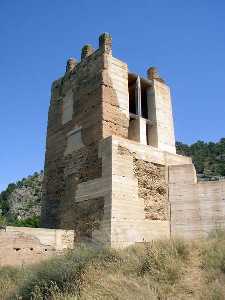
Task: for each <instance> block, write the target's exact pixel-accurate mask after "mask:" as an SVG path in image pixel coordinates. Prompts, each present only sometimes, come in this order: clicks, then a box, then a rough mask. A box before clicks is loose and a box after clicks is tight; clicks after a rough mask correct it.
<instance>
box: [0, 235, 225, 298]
mask: <svg viewBox="0 0 225 300" xmlns="http://www.w3.org/2000/svg"><path fill="white" fill-rule="evenodd" d="M0 295H1V298H0V299H5V300H6V299H24V300H26V299H33V300H41V299H51V300H75V299H77V300H78V299H79V300H80V299H82V300H89V299H90V300H91V299H120V300H125V299H131V300H132V299H143V300H144V299H152V300H155V299H158V300H163V299H167V300H169V299H171V300H174V299H180V300H181V299H196V300H203V299H204V300H222V299H223V300H224V299H225V233H224V232H222V231H217V232H214V233H213V234H211V236H210V237H209V238H208V239H205V240H201V241H195V242H187V241H182V240H179V239H175V240H163V241H155V242H152V243H148V244H145V245H139V246H134V247H129V248H127V249H125V250H121V251H116V250H112V249H102V250H101V251H97V250H94V249H91V248H87V247H85V246H83V247H80V248H77V249H75V250H74V251H70V252H68V253H67V254H66V255H64V256H62V257H57V258H54V259H50V260H48V261H47V262H46V261H45V262H44V263H42V264H38V265H36V266H32V268H29V267H27V268H26V269H21V268H2V269H0Z"/></svg>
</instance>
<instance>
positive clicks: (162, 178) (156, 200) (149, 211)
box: [118, 146, 169, 220]
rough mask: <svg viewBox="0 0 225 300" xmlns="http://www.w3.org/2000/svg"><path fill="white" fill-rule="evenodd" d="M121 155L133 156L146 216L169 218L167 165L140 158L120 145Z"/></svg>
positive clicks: (149, 217) (153, 218) (151, 218)
mask: <svg viewBox="0 0 225 300" xmlns="http://www.w3.org/2000/svg"><path fill="white" fill-rule="evenodd" d="M118 153H119V154H120V155H131V156H132V157H133V172H134V175H135V176H136V178H137V182H138V197H139V199H140V201H143V202H144V216H145V219H149V220H168V219H169V203H168V185H167V183H166V171H165V166H162V165H157V164H154V163H151V162H149V161H145V160H143V159H138V158H136V156H135V153H132V152H130V151H129V150H128V149H127V148H125V147H123V146H118Z"/></svg>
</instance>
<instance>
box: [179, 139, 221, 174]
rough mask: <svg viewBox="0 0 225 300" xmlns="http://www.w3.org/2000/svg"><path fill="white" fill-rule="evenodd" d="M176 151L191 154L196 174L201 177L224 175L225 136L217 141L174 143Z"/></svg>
mask: <svg viewBox="0 0 225 300" xmlns="http://www.w3.org/2000/svg"><path fill="white" fill-rule="evenodd" d="M176 148H177V153H178V154H181V155H186V156H191V157H192V160H193V163H194V165H195V167H196V171H197V173H198V174H200V175H202V176H203V177H209V178H210V177H215V178H216V177H219V176H225V138H222V139H221V140H220V141H219V142H217V143H212V142H209V143H205V142H203V141H197V142H196V143H194V144H192V145H190V146H189V145H186V144H183V143H181V142H177V143H176Z"/></svg>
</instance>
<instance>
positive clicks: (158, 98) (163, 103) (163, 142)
mask: <svg viewBox="0 0 225 300" xmlns="http://www.w3.org/2000/svg"><path fill="white" fill-rule="evenodd" d="M151 80H152V85H151V88H150V89H149V92H148V99H149V102H148V105H149V119H150V120H151V121H153V125H152V126H151V127H150V130H149V136H148V138H149V142H150V144H151V145H152V146H154V147H156V148H158V149H160V150H163V151H168V152H172V153H176V147H175V135H174V124H173V114H172V104H171V96H170V89H169V87H168V86H167V85H166V84H165V83H164V82H163V81H161V80H158V79H155V78H154V77H153V78H151Z"/></svg>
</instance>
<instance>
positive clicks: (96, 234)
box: [42, 33, 195, 246]
mask: <svg viewBox="0 0 225 300" xmlns="http://www.w3.org/2000/svg"><path fill="white" fill-rule="evenodd" d="M176 165H182V166H185V165H187V166H189V167H190V166H191V168H192V169H193V167H192V162H191V159H190V158H188V157H183V156H180V155H177V154H176V149H175V137H174V124H173V115H172V106H171V97H170V89H169V87H168V86H167V85H166V83H165V82H164V80H163V79H162V78H161V77H160V76H159V74H158V73H157V70H156V69H155V68H153V67H151V68H149V69H148V70H147V76H146V78H144V77H142V76H140V75H138V74H135V73H132V72H130V71H129V70H128V66H127V64H126V63H124V62H122V61H120V60H118V59H117V58H114V57H113V56H112V38H111V36H110V35H109V34H107V33H103V34H102V35H101V36H100V37H99V48H98V49H97V50H94V49H93V48H92V47H91V46H90V45H85V46H84V47H83V48H82V52H81V60H80V62H78V61H76V60H75V59H73V58H71V59H69V60H68V62H67V67H66V72H65V74H64V76H63V77H61V78H60V79H58V80H56V81H54V82H53V84H52V90H51V102H50V108H49V114H48V129H47V140H46V156H45V175H44V195H43V206H42V225H43V226H44V227H49V228H64V229H75V233H76V239H77V240H78V241H79V240H82V239H86V238H88V239H92V240H95V241H100V242H103V243H105V244H109V245H112V246H113V245H115V246H126V245H129V244H131V243H134V242H140V241H143V240H151V239H152V238H154V237H156V236H157V237H158V236H169V235H170V232H171V223H170V219H171V204H170V203H169V202H170V201H169V193H170V192H169V168H170V167H171V166H176ZM174 174H175V173H174ZM193 174H194V173H193ZM193 174H192V175H191V176H195V175H193ZM184 176H185V174H184ZM172 198H173V196H171V199H172Z"/></svg>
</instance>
